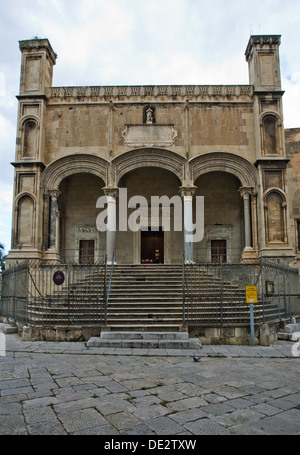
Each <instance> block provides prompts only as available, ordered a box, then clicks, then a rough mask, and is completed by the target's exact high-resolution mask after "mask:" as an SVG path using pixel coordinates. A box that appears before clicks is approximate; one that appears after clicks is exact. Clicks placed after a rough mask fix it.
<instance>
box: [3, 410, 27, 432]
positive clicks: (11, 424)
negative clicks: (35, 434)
mask: <svg viewBox="0 0 300 455" xmlns="http://www.w3.org/2000/svg"><path fill="white" fill-rule="evenodd" d="M25 434H28V432H27V429H26V425H25V421H24V417H23V416H22V415H14V416H12V415H11V416H6V417H5V419H1V425H0V435H10V436H14V435H25Z"/></svg>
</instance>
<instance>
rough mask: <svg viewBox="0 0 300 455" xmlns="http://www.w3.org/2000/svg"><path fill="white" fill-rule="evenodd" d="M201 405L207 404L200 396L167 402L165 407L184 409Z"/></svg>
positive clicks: (177, 409)
mask: <svg viewBox="0 0 300 455" xmlns="http://www.w3.org/2000/svg"><path fill="white" fill-rule="evenodd" d="M201 406H207V402H206V401H205V400H203V398H201V397H192V398H186V399H184V400H178V401H172V402H171V403H167V407H168V408H169V409H172V410H173V411H185V410H186V409H193V408H199V407H201Z"/></svg>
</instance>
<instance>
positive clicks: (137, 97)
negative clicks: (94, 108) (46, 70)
mask: <svg viewBox="0 0 300 455" xmlns="http://www.w3.org/2000/svg"><path fill="white" fill-rule="evenodd" d="M47 95H48V97H49V98H50V99H51V100H50V101H51V102H53V103H55V102H62V101H64V100H65V101H70V99H72V101H73V102H75V101H76V100H77V101H90V102H95V101H100V102H109V101H110V100H111V99H113V100H114V101H115V102H118V101H145V102H146V101H149V98H152V99H154V100H155V101H158V102H159V101H164V102H165V101H179V102H184V101H185V100H186V98H187V97H188V98H189V101H191V102H193V101H195V102H197V101H198V102H199V101H200V102H201V101H208V102H209V101H220V100H221V101H225V102H226V101H231V102H232V101H233V102H234V101H236V102H241V101H246V102H247V101H250V99H251V97H252V95H253V87H252V86H251V85H151V86H150V85H145V86H142V85H141V86H99V87H50V88H49V89H48V93H47Z"/></svg>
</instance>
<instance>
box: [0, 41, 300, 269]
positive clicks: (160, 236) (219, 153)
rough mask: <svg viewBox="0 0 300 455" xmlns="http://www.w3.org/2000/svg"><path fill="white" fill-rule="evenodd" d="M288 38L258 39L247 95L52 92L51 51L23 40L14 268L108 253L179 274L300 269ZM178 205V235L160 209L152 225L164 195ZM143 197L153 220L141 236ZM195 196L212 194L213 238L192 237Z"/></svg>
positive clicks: (202, 88)
mask: <svg viewBox="0 0 300 455" xmlns="http://www.w3.org/2000/svg"><path fill="white" fill-rule="evenodd" d="M280 41H281V38H280V36H278V35H275V36H273V35H272V36H271V35H262V36H261V35H260V36H251V37H250V39H249V42H248V45H247V48H246V53H245V56H246V61H247V62H248V65H249V84H248V85H151V86H149V85H147V86H92V87H91V86H83V87H69V86H65V87H52V74H53V67H54V65H55V64H56V54H55V52H54V51H53V49H52V47H51V44H50V43H49V41H48V40H47V39H33V40H26V41H20V43H19V44H20V51H21V53H22V65H21V80H20V93H19V95H18V96H17V98H18V100H19V112H18V120H17V141H16V157H15V161H14V162H13V163H12V164H13V166H14V168H15V180H14V202H13V227H12V247H11V250H10V252H9V255H8V258H7V263H8V265H9V264H13V263H15V262H16V261H18V262H20V261H22V260H24V259H28V258H32V259H40V260H42V261H46V260H51V261H69V260H72V261H75V262H79V263H80V262H83V263H84V262H89V261H91V262H93V261H97V260H102V259H103V255H104V254H107V255H108V258H109V259H110V258H112V256H113V254H114V259H115V261H116V262H117V263H119V264H138V263H148V262H150V263H152V262H159V263H165V264H176V263H181V261H182V259H183V254H184V255H185V259H186V260H199V261H200V260H201V261H203V262H211V261H220V260H222V261H225V262H240V261H256V260H257V259H259V258H260V257H268V258H269V257H272V258H281V259H282V260H284V261H286V262H288V263H293V265H294V266H295V265H296V264H297V261H298V260H299V258H300V189H299V185H300V161H299V160H300V154H299V141H300V139H299V137H300V133H299V130H288V131H286V132H285V130H284V125H283V108H282V97H283V95H284V92H283V90H282V87H281V78H280V63H279V46H280ZM120 189H122V192H120ZM125 190H126V191H125ZM178 195H180V197H181V199H180V201H181V202H182V204H181V207H179V208H178V207H175V204H174V205H172V204H171V205H170V212H169V213H170V226H169V228H167V227H166V226H165V224H164V222H163V216H162V211H161V210H160V212H159V213H158V214H157V213H156V215H155V216H154V217H152V218H151V217H150V208H151V197H152V196H158V197H163V196H167V197H168V198H169V199H171V198H172V197H174V196H178ZM101 196H107V198H106V201H107V204H106V205H105V206H99V198H101ZM135 196H139V197H143V198H144V200H145V201H146V202H147V203H148V211H142V212H141V214H140V216H139V219H137V218H136V225H137V228H136V229H135V230H132V229H129V228H128V224H127V221H128V220H129V219H130V216H131V215H133V216H135V214H136V210H137V207H138V206H137V205H134V201H135V199H134V197H135ZM197 196H203V197H204V218H203V217H202V218H203V219H204V227H203V229H204V231H203V238H202V237H201V239H200V240H199V239H198V240H197V241H192V242H191V241H189V240H188V237H187V232H185V231H184V229H183V226H184V225H185V223H187V222H191V220H192V217H193V220H194V222H195V220H196V218H197V216H200V215H201V214H200V211H201V209H202V206H201V207H200V206H199V207H198V206H197V205H196V200H197ZM132 198H133V199H132ZM100 200H103V199H100ZM130 200H131V203H132V204H133V205H132V204H127V202H128V201H130ZM176 201H177V202H178V199H176ZM120 209H124V210H125V209H126V210H125V215H127V218H125V224H124V216H123V215H122V219H121V217H119V214H120ZM104 210H105V211H106V212H105V213H106V218H105V219H106V223H107V226H108V227H109V228H108V229H107V230H106V231H105V230H103V231H101V230H99V229H98V228H99V226H97V223H96V221H97V219H99V218H98V217H99V215H100V216H101V213H102V214H103V213H104V212H102V211H104ZM178 211H179V213H181V215H182V223H181V226H182V229H177V228H176V223H175V212H176V216H177V215H178ZM197 211H198V212H199V213H198V212H197ZM201 213H202V212H201ZM103 219H104V217H103ZM150 225H151V226H152V228H154V229H152V230H150V229H149V226H150ZM114 227H116V229H114Z"/></svg>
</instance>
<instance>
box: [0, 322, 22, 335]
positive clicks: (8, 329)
mask: <svg viewBox="0 0 300 455" xmlns="http://www.w3.org/2000/svg"><path fill="white" fill-rule="evenodd" d="M0 332H2V333H5V335H9V334H11V333H17V332H18V329H17V327H14V326H12V325H10V324H6V323H5V322H1V323H0Z"/></svg>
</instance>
